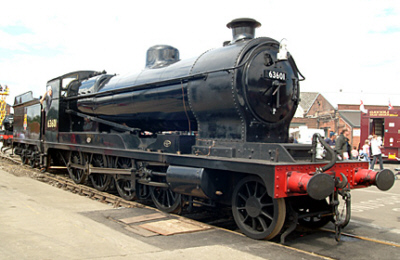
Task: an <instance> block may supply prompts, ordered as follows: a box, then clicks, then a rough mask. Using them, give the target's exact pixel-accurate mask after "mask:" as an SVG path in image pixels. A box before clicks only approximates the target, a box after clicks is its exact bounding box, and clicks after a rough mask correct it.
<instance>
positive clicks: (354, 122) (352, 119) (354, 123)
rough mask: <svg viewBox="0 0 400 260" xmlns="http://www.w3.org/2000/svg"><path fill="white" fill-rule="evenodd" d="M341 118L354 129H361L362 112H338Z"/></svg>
mask: <svg viewBox="0 0 400 260" xmlns="http://www.w3.org/2000/svg"><path fill="white" fill-rule="evenodd" d="M338 112H339V115H340V117H341V118H342V119H343V120H344V121H346V123H348V124H349V125H350V126H351V127H352V128H360V127H361V112H360V111H356V110H352V111H351V110H342V111H338Z"/></svg>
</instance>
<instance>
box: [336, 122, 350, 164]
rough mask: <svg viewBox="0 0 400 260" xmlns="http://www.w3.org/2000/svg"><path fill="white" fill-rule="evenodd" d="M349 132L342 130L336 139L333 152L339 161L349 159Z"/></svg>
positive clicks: (345, 129)
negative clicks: (338, 157) (336, 154)
mask: <svg viewBox="0 0 400 260" xmlns="http://www.w3.org/2000/svg"><path fill="white" fill-rule="evenodd" d="M349 134H350V132H349V130H348V129H347V128H343V130H342V132H340V135H339V137H338V138H336V145H335V150H336V152H337V153H338V155H339V156H340V158H341V159H343V160H347V159H349V153H350V151H349V138H348V136H349Z"/></svg>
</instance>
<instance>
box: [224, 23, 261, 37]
mask: <svg viewBox="0 0 400 260" xmlns="http://www.w3.org/2000/svg"><path fill="white" fill-rule="evenodd" d="M260 26H261V23H259V22H258V21H256V20H254V19H251V18H239V19H235V20H232V21H231V22H230V23H228V24H227V25H226V27H228V28H229V29H232V36H233V39H232V41H231V43H235V42H237V41H240V40H243V39H253V38H254V35H255V29H256V28H258V27H260Z"/></svg>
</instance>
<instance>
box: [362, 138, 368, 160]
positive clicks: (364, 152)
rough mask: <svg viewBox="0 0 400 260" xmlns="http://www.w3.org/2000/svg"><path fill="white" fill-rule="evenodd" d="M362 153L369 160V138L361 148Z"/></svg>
mask: <svg viewBox="0 0 400 260" xmlns="http://www.w3.org/2000/svg"><path fill="white" fill-rule="evenodd" d="M361 155H363V156H364V157H363V160H364V161H366V162H369V140H368V139H366V140H365V142H364V145H363V147H362V150H361Z"/></svg>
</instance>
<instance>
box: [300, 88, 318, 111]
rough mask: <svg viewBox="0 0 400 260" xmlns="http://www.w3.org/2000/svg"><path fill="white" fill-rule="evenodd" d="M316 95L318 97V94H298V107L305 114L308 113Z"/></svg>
mask: <svg viewBox="0 0 400 260" xmlns="http://www.w3.org/2000/svg"><path fill="white" fill-rule="evenodd" d="M318 95H320V94H319V93H318V92H300V103H299V106H301V108H302V109H303V111H304V113H305V114H307V113H308V111H309V110H310V108H311V107H312V105H313V104H314V102H315V100H316V99H317V97H318Z"/></svg>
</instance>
